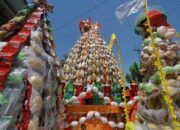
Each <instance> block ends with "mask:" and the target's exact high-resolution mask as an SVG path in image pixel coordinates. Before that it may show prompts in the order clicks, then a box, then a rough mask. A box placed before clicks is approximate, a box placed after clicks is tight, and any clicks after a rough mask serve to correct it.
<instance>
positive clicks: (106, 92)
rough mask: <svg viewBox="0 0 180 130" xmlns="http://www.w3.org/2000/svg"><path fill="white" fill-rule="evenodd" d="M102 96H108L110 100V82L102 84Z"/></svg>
mask: <svg viewBox="0 0 180 130" xmlns="http://www.w3.org/2000/svg"><path fill="white" fill-rule="evenodd" d="M103 93H104V97H109V98H110V99H111V100H112V90H111V85H110V84H105V85H103Z"/></svg>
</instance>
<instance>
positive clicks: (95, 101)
mask: <svg viewBox="0 0 180 130" xmlns="http://www.w3.org/2000/svg"><path fill="white" fill-rule="evenodd" d="M93 104H94V105H102V104H103V99H102V98H100V97H99V95H98V93H96V94H94V97H93Z"/></svg>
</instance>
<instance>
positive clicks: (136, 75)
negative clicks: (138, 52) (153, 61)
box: [126, 62, 143, 83]
mask: <svg viewBox="0 0 180 130" xmlns="http://www.w3.org/2000/svg"><path fill="white" fill-rule="evenodd" d="M129 71H130V73H129V74H126V80H127V82H128V83H131V82H132V81H133V80H137V81H138V82H139V83H140V82H142V80H143V76H142V75H141V74H140V65H139V64H137V63H136V62H134V63H133V64H132V65H131V66H130V68H129Z"/></svg>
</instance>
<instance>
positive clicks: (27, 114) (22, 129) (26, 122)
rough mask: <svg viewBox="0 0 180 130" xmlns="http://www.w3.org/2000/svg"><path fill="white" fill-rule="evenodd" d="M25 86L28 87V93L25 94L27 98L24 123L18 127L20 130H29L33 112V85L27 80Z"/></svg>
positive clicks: (25, 100) (23, 116)
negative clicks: (31, 100) (31, 106)
mask: <svg viewBox="0 0 180 130" xmlns="http://www.w3.org/2000/svg"><path fill="white" fill-rule="evenodd" d="M25 85H26V92H25V97H24V101H23V106H22V113H21V114H22V122H21V124H20V125H19V126H18V127H19V130H28V125H29V122H30V116H31V110H30V98H31V94H32V85H31V84H30V82H29V81H28V80H27V79H25Z"/></svg>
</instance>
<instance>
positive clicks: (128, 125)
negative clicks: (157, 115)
mask: <svg viewBox="0 0 180 130" xmlns="http://www.w3.org/2000/svg"><path fill="white" fill-rule="evenodd" d="M114 43H115V44H116V49H117V52H118V60H119V64H120V74H121V86H122V88H123V96H122V97H123V99H124V113H125V120H126V122H127V123H126V128H125V130H134V128H135V126H134V124H133V122H130V121H129V111H128V104H127V100H126V81H125V76H124V70H123V65H122V57H121V52H120V47H119V44H118V40H117V38H116V34H112V35H111V40H110V43H109V46H108V50H109V51H111V49H112V47H113V44H114Z"/></svg>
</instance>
